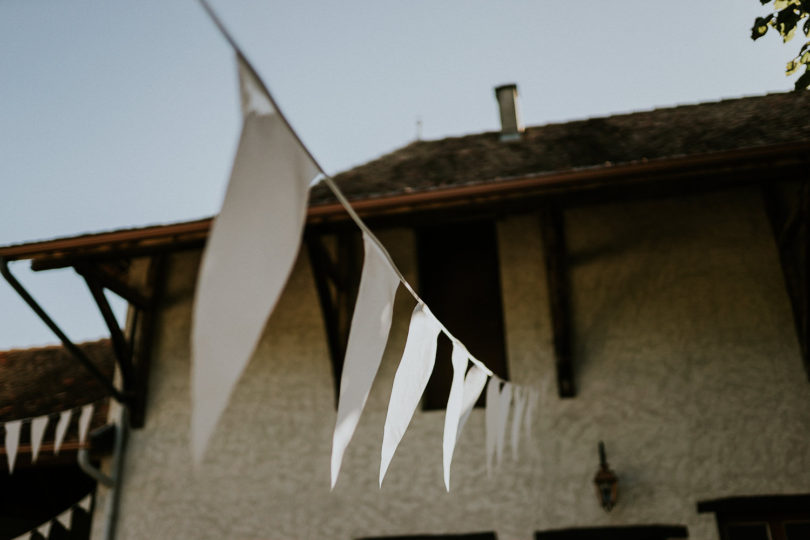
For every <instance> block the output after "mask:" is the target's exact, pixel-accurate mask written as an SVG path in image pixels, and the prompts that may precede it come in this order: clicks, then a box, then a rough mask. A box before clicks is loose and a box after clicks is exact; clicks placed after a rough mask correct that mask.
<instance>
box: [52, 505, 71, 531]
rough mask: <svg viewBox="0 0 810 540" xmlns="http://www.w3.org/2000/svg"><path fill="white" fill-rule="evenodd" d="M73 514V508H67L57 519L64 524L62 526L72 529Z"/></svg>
mask: <svg viewBox="0 0 810 540" xmlns="http://www.w3.org/2000/svg"><path fill="white" fill-rule="evenodd" d="M72 514H73V509H72V508H68V509H67V510H65V511H64V512H62V513H61V514H59V515H58V516H56V521H58V522H59V524H60V525H62V527H64V528H65V529H67V530H68V531H69V530H70V519H71V515H72Z"/></svg>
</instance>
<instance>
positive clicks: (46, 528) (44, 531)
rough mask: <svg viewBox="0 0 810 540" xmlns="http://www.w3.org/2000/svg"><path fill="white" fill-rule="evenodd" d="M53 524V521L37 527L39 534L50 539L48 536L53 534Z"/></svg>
mask: <svg viewBox="0 0 810 540" xmlns="http://www.w3.org/2000/svg"><path fill="white" fill-rule="evenodd" d="M52 523H53V522H52V521H49V522H47V523H44V524H42V525H40V526H39V527H37V532H38V533H39V534H41V535H42V537H43V538H48V536H49V535H50V534H51V524H52Z"/></svg>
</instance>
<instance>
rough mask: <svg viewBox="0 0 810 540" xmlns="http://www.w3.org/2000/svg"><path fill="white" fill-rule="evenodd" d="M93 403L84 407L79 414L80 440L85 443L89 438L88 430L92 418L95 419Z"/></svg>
mask: <svg viewBox="0 0 810 540" xmlns="http://www.w3.org/2000/svg"><path fill="white" fill-rule="evenodd" d="M93 409H94V407H93V404H92V403H90V404H88V405H85V406H84V407H82V412H81V414H80V415H79V442H80V443H84V441H85V439H87V430H88V429H90V420H92V419H93Z"/></svg>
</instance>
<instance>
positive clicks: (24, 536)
mask: <svg viewBox="0 0 810 540" xmlns="http://www.w3.org/2000/svg"><path fill="white" fill-rule="evenodd" d="M30 539H31V533H23V534H21V535H20V536H17V537H16V538H14V539H13V540H30Z"/></svg>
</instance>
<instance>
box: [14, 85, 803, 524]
mask: <svg viewBox="0 0 810 540" xmlns="http://www.w3.org/2000/svg"><path fill="white" fill-rule="evenodd" d="M515 93H516V90H515V88H514V87H511V86H507V87H501V88H499V89H498V91H497V97H498V101H499V105H500V107H501V109H500V110H501V116H502V124H503V130H502V131H501V132H497V133H482V134H475V135H468V136H464V137H455V138H447V139H443V140H435V141H416V142H413V143H411V144H409V145H407V146H405V147H404V148H401V149H399V150H397V151H394V152H392V153H391V154H388V155H385V156H382V157H381V158H379V159H377V160H374V161H372V162H370V163H367V164H365V165H362V166H360V167H357V168H355V169H352V170H350V171H347V172H345V173H343V174H340V175H338V176H337V177H336V178H335V180H336V182H337V183H338V184H339V185H340V186H341V188H342V189H343V190H344V192H345V193H346V194H347V196H348V197H349V198H350V199H351V200H352V202H353V205H354V207H355V208H356V210H357V212H358V213H359V214H360V215H361V216H362V217H363V219H364V220H366V221H367V223H368V224H369V225H370V226H371V227H372V228H373V230H374V231H375V233H376V234H378V236H379V238H380V239H381V241H382V242H383V243H384V244H385V246H386V247H387V248H388V250H389V251H390V252H391V255H392V256H393V258H394V260H395V261H396V263H397V265H398V266H399V268H400V269H401V270H402V271H403V272H404V273H405V275H406V277H407V278H408V279H409V281H411V282H412V283H414V284H415V285H416V286H417V287H418V288H419V290H420V294H421V295H422V296H423V297H424V298H425V300H426V301H427V302H428V304H429V305H430V307H431V309H432V310H433V312H434V313H436V315H437V316H438V317H439V318H440V319H441V320H442V321H443V322H444V323H445V325H447V326H448V328H450V329H451V330H452V331H453V332H454V333H456V335H457V336H458V337H460V338H461V339H462V340H463V341H464V342H465V343H466V344H467V345H468V347H469V348H470V351H471V352H472V353H474V354H476V355H477V356H479V357H480V358H481V359H483V360H485V361H486V362H487V364H488V365H490V366H491V367H492V368H493V370H495V371H496V372H497V373H498V374H499V375H501V376H502V377H504V378H507V379H509V380H511V381H514V382H515V383H518V384H523V385H527V386H531V387H534V388H537V389H539V390H540V399H539V403H538V407H537V410H536V412H535V415H534V421H533V424H532V430H531V431H532V433H531V436H530V437H528V438H523V439H522V440H521V441H520V446H519V448H517V449H515V452H514V454H515V456H514V458H513V456H512V451H511V450H510V451H509V452H508V454H507V457H506V458H505V459H504V461H503V463H502V464H501V465H500V466H499V467H497V468H496V469H495V470H494V471H492V473H491V474H487V470H486V467H485V458H484V445H483V441H484V411H483V409H475V410H474V412H473V414H472V415H471V417H470V420H469V422H468V424H467V427H465V431H464V433H463V435H462V437H461V439H460V440H459V442H458V447H457V448H456V452H455V458H454V462H453V477H452V486H451V489H450V491H449V492H447V491H445V488H444V484H443V482H442V458H441V440H442V429H443V425H444V424H443V420H444V413H443V408H444V403H445V402H446V400H447V392H448V384H449V382H448V381H449V374H450V367H449V349H448V348H447V347H446V344H445V345H442V343H440V344H439V345H440V347H439V354H438V358H437V362H436V370H435V372H434V374H433V378H432V380H431V383H430V384H429V386H428V390H427V391H426V393H425V396H424V397H423V402H422V407H421V410H420V411H418V412H417V414H416V415H415V416H414V419H413V421H412V423H411V425H410V427H409V429H408V432H407V433H406V435H405V438H404V439H403V441H402V444H401V445H400V448H399V450H398V452H397V454H396V456H395V457H394V460H393V462H392V464H391V467H390V469H389V471H388V475H387V477H386V479H385V482H384V483H383V485H382V488H379V487H378V485H377V473H378V465H379V459H380V457H379V456H380V443H381V437H382V428H383V422H384V419H385V414H386V406H387V404H388V398H389V393H390V389H391V381H392V378H393V375H394V372H395V369H396V366H397V362H398V360H399V358H400V355H401V353H402V348H403V346H404V341H405V337H406V333H407V328H408V316H409V313H410V311H411V310H412V308H413V302H412V300H411V298H410V297H409V296H408V295H406V294H402V295H400V296H398V297H397V303H396V305H395V315H394V323H393V327H392V330H391V338H390V340H389V343H388V347H387V349H386V353H385V357H384V359H383V364H382V367H381V370H380V372H379V373H378V375H377V379H376V381H375V384H374V387H373V389H372V392H371V395H370V397H369V402H368V404H367V406H366V409H365V412H364V413H363V416H362V417H361V420H360V424H359V427H358V430H357V433H356V434H355V436H354V439H353V441H352V443H351V444H350V446H349V448H348V451H347V454H346V457H345V460H344V464H343V470H342V472H341V476H340V479H339V481H338V483H337V486H336V487H335V489H334V490H333V491H330V488H329V452H330V444H331V436H332V429H333V428H334V421H335V411H336V388H337V384H338V381H339V377H340V372H341V364H342V354H343V352H344V349H345V346H346V338H347V332H348V326H349V322H350V320H351V313H352V309H353V303H354V298H355V296H356V292H357V286H358V281H359V275H360V267H361V265H362V244H361V243H360V240H359V238H360V237H359V233H358V231H357V230H356V228H355V226H354V225H353V224H352V223H351V222H350V221H349V220H348V217H347V216H346V214H345V213H344V211H343V210H342V208H341V207H340V205H338V204H337V202H336V201H335V200H334V199H333V198H332V196H331V195H330V193H329V192H328V191H327V190H326V189H324V188H322V187H320V186H319V187H315V188H314V189H313V190H312V193H311V197H310V199H311V204H310V208H309V214H308V221H307V227H306V232H305V236H304V244H303V247H302V249H301V251H300V253H299V257H298V261H297V263H296V265H295V268H294V270H293V273H292V275H291V277H290V279H289V282H288V283H287V286H286V288H285V291H284V293H283V295H282V298H281V300H280V302H279V304H278V306H277V307H276V309H275V311H274V313H273V314H272V316H271V318H270V320H269V321H268V323H267V326H266V329H265V332H264V335H263V338H262V340H261V342H260V344H259V346H258V348H257V350H256V352H255V355H254V357H253V359H252V360H251V362H250V364H249V366H248V368H247V371H246V373H245V374H244V376H243V377H242V379H241V381H240V382H239V385H238V387H237V388H236V391H235V392H234V395H233V397H232V399H231V402H230V404H229V406H228V409H227V410H226V412H225V414H224V417H223V418H222V420H221V421H220V423H219V425H218V428H217V431H216V433H215V435H214V438H213V440H212V442H211V444H210V446H209V448H208V451H207V454H206V457H205V459H204V462H203V464H202V466H200V467H197V468H195V467H194V466H193V465H192V464H191V459H190V450H189V441H188V426H189V414H190V398H189V329H190V317H191V308H192V301H193V295H194V289H195V279H196V275H197V271H198V265H199V262H200V257H201V252H202V249H203V247H204V245H205V240H206V235H207V233H208V231H209V228H210V225H211V220H201V221H196V222H189V223H179V224H171V225H162V226H153V227H145V228H140V229H129V230H119V231H112V232H106V233H99V234H92V235H86V236H79V237H72V238H63V239H56V240H50V241H43V242H36V243H29V244H24V245H15V246H6V247H2V248H0V257H2V258H3V259H4V260H5V261H14V260H23V259H27V260H30V261H31V264H32V265H33V267H34V268H35V269H37V270H42V271H47V270H49V269H54V268H65V267H75V268H76V269H77V270H78V272H79V273H80V274H81V275H82V276H84V277H85V278H86V279H87V282H88V284H89V285H90V286H91V290H93V289H95V290H96V291H98V290H102V289H104V288H106V289H109V290H111V291H113V292H115V293H116V294H119V295H120V296H122V297H123V298H125V299H127V300H128V301H129V302H130V304H131V309H130V314H129V321H128V324H127V328H125V329H123V331H121V332H120V334H119V333H117V332H116V329H115V328H112V327H111V333H112V335H111V340H110V341H104V342H100V343H95V344H88V345H85V346H84V349H85V350H86V354H85V358H86V360H87V361H89V362H90V363H95V364H96V365H98V366H102V368H103V369H100V371H101V373H102V374H103V375H104V376H105V377H108V378H109V380H113V379H115V381H116V385H117V386H116V388H118V389H119V390H121V392H122V394H123V396H122V397H123V399H125V400H126V401H127V402H128V403H129V417H130V420H131V424H132V429H131V430H129V433H128V441H124V442H125V444H124V442H122V441H121V440H120V439H121V438H119V441H118V442H119V445H118V446H117V448H119V449H121V448H123V447H124V446H125V452H124V453H123V459H119V462H120V465H121V466H120V468H119V467H116V466H115V465H116V464H115V463H114V462H115V461H116V459H115V456H117V455H120V454H119V453H116V451H115V450H114V448H116V445H114V444H112V443H111V442H110V440H109V438H110V435H109V433H107V434H106V435H105V433H104V431H105V430H103V429H102V430H99V429H96V428H97V427H99V426H101V425H102V424H104V422H103V421H102V420H99V421H97V420H96V419H94V420H93V422H94V423H93V425H92V426H91V430H92V433H93V435H92V436H90V437H88V439H87V441H85V442H84V443H82V444H75V445H74V448H73V450H72V451H73V452H74V453H73V454H70V453H69V452H67V450H66V451H65V452H67V453H65V454H64V455H66V456H68V457H71V456H72V457H73V458H75V456H76V451H79V453H81V452H80V449H85V450H86V449H88V448H89V450H90V452H89V454H90V458H91V462H92V463H94V464H98V463H100V466H101V471H102V472H103V473H104V474H106V475H108V476H112V477H114V479H115V480H116V482H114V485H113V486H112V487H109V486H105V485H103V484H102V483H98V485H96V484H95V483H94V482H92V481H91V482H90V483H89V484H88V485H86V486H84V487H83V488H82V489H78V490H77V491H76V493H73V494H66V495H65V496H64V497H65V499H64V500H67V499H69V498H70V497H75V499H76V500H78V499H79V498H80V497H82V496H84V495H85V494H86V493H88V492H93V493H94V494H95V497H94V504H93V506H92V511H91V512H90V514H91V515H90V516H89V517H88V522H87V526H86V527H85V529H86V530H84V532H83V533H82V534H84V538H87V535H88V534H89V535H91V537H92V538H103V537H105V536H104V535H105V534H106V532H105V531H109V530H110V527H111V526H115V528H116V538H119V539H125V540H126V539H142V538H198V539H204V538H218V539H219V538H239V539H260V538H261V539H264V538H266V539H271V538H272V539H293V538H296V539H297V538H302V539H303V538H334V539H341V540H350V539H362V538H426V537H449V538H498V539H499V540H529V539H532V538H536V539H538V540H540V539H543V540H551V539H556V540H559V539H570V540H575V539H583V538H589V539H591V538H599V539H618V538H623V539H645V540H657V539H664V538H685V537H688V538H695V539H705V540H741V539H768V538H770V539H773V540H777V539H789V540H796V539H800V538H801V539H807V538H810V383H809V382H808V373H810V353H809V352H808V347H810V344H809V343H808V339H809V334H808V330H809V329H810V311H809V310H810V307H809V306H810V302H808V300H810V288H809V287H808V277H809V275H808V264H809V263H808V261H810V258H808V245H809V244H808V225H810V221H809V220H810V191H809V190H808V181H810V177H808V170H809V169H808V165H810V120H808V118H807V115H806V114H804V111H807V110H808V107H810V94H807V93H790V94H769V95H765V96H757V97H747V98H740V99H732V100H725V101H719V102H713V103H703V104H698V105H685V106H677V107H672V108H664V109H655V110H650V111H642V112H635V113H630V114H622V115H615V116H610V117H605V118H594V119H588V120H582V121H575V122H568V123H564V124H552V125H545V126H538V127H528V128H525V129H523V128H522V127H521V125H520V122H519V121H518V119H517V117H516V115H515V113H514V110H515V108H514V102H513V99H514V97H515ZM11 279H12V280H13V276H12V278H11ZM77 279H79V278H78V277H77ZM102 296H103V295H102ZM96 299H97V301H98V302H99V306H100V309H101V310H102V313H104V306H103V304H104V301H103V300H102V299H99V298H98V297H97V296H96ZM55 323H56V324H57V325H58V321H55ZM111 326H115V325H111ZM69 352H70V351H69V350H67V349H65V350H63V349H59V348H56V349H53V350H51V351H50V352H47V351H46V352H43V351H42V350H30V351H13V352H8V353H2V354H0V370H2V373H3V375H2V378H3V382H0V397H2V398H3V400H4V402H0V421H3V422H6V421H9V420H13V419H15V418H21V417H25V418H28V417H33V416H36V415H42V414H47V413H49V412H55V411H57V410H60V408H61V409H64V408H66V407H77V406H79V405H82V404H84V403H87V402H88V401H91V400H95V399H99V398H101V397H102V396H104V395H107V394H108V393H109V392H105V391H104V389H103V385H102V384H101V382H98V383H95V382H93V383H92V384H94V385H96V386H95V387H94V388H96V390H95V391H96V392H97V393H96V394H92V395H90V394H89V393H87V392H86V391H85V390H76V389H74V390H72V391H65V392H62V393H61V394H60V393H59V386H60V384H61V383H60V380H62V379H59V378H58V377H57V376H52V377H49V379H48V380H49V381H50V382H49V386H47V387H46V386H45V383H44V382H42V381H40V382H35V383H32V384H33V388H34V389H37V388H40V389H41V390H42V392H43V393H44V394H52V395H55V396H57V398H58V399H57V402H49V403H47V404H40V405H37V406H36V407H33V406H32V407H33V408H31V409H30V410H29V409H25V408H23V407H22V406H21V405H20V404H19V402H20V400H22V399H23V398H21V397H20V395H18V394H15V393H14V390H13V389H14V388H19V387H18V386H14V385H11V384H10V383H9V385H10V386H9V388H7V389H5V390H4V387H3V386H2V385H3V384H5V381H14V380H15V379H14V377H15V376H19V377H21V378H25V377H28V379H26V380H34V379H31V377H33V375H31V374H30V373H28V374H27V375H26V374H25V373H23V371H25V370H24V369H22V366H24V365H30V364H28V363H27V362H28V360H30V359H31V358H35V357H39V358H40V359H41V360H42V362H43V366H44V365H46V364H47V366H49V367H48V369H54V370H56V371H54V373H57V372H59V371H58V370H60V369H62V367H63V366H64V368H65V369H71V370H75V371H77V374H76V375H75V377H73V379H72V380H73V381H74V382H75V381H85V380H86V381H87V384H88V385H89V384H91V381H100V379H99V378H98V377H95V378H94V377H91V375H90V374H89V372H85V371H83V370H82V366H81V365H80V364H78V363H77V362H76V361H74V359H73V355H70V354H68V353H69ZM73 352H74V353H75V351H73ZM4 355H5V356H4ZM43 355H46V356H48V355H49V356H48V357H47V358H45V356H43ZM56 355H60V356H59V359H57V358H56ZM12 357H13V358H12ZM7 359H11V360H7ZM15 359H16V360H15ZM12 360H13V361H12ZM113 365H115V366H117V367H116V368H115V370H114V371H115V375H113ZM54 366H56V367H54ZM44 369H45V368H44V367H43V370H44ZM78 372H81V373H78ZM15 374H16V375H15ZM74 387H82V383H75V384H74ZM99 388H101V389H99ZM25 395H26V396H28V395H30V394H25ZM77 395H78V399H77ZM25 399H26V400H27V399H28V398H27V397H26V398H25ZM32 399H33V398H32ZM5 400H11V401H12V402H11V403H9V402H5ZM60 400H61V401H60ZM70 400H73V401H70ZM105 403H106V402H105ZM109 403H110V405H105V406H104V407H103V408H99V409H96V414H97V415H99V418H100V415H102V414H110V415H113V416H114V414H113V413H115V410H118V407H116V406H115V400H110V401H109ZM102 409H103V413H102V412H99V411H102ZM116 414H117V413H116ZM49 429H50V428H49ZM27 430H28V426H27V424H26V423H24V424H23V427H22V439H23V443H21V446H20V450H19V453H20V455H19V456H18V458H17V460H18V464H17V467H18V469H17V470H15V472H14V474H13V475H8V474H7V473H6V472H5V471H4V472H3V476H2V477H1V478H2V482H3V485H4V486H8V485H11V484H10V482H12V481H13V480H12V479H13V478H15V475H18V474H19V475H22V476H20V478H22V477H23V476H24V475H29V476H31V477H33V476H34V475H36V474H40V473H41V472H42V471H43V470H48V467H51V468H50V470H55V468H56V465H53V464H51V465H48V461H47V459H45V457H44V455H45V454H46V453H47V451H46V450H43V452H42V453H43V457H41V458H40V459H41V460H43V461H38V462H37V464H34V465H31V463H30V461H31V460H30V457H29V456H28V455H27V454H26V452H30V448H29V449H26V447H25V444H24V441H25V437H26V436H27V435H26V432H27ZM106 431H107V432H109V429H108V430H106ZM113 431H115V430H113ZM119 431H121V430H119ZM69 433H72V432H71V431H69ZM48 436H49V435H47V434H46V441H47V437H48ZM600 441H602V442H603V443H604V448H605V450H606V457H607V461H608V462H609V467H610V469H611V470H612V471H613V473H614V474H615V477H616V478H617V479H618V484H617V493H618V495H617V498H616V499H615V501H611V502H612V503H613V507H612V509H610V511H606V509H605V508H603V506H610V504H605V503H606V501H603V500H601V499H600V497H598V496H597V491H596V489H595V486H594V477H595V475H596V473H597V471H598V470H599V469H600V456H599V454H598V452H597V447H598V444H599V442H600ZM60 455H62V454H60ZM94 458H97V460H94ZM93 466H95V465H93ZM62 467H63V469H59V470H62V471H64V470H65V469H64V467H67V465H65V464H63V465H62ZM43 474H44V476H45V477H47V474H46V473H43ZM65 474H67V473H65ZM70 474H73V473H70ZM76 477H77V478H79V477H81V475H78V476H76ZM88 478H89V477H88ZM43 481H46V480H43ZM64 484H65V482H61V484H60V485H64ZM609 495H610V494H608V496H609ZM29 504H35V503H29ZM54 504H55V503H54ZM68 504H71V502H70V501H68ZM21 505H22V503H21ZM54 510H55V511H57V512H58V511H60V510H58V509H54ZM16 511H19V510H16ZM0 513H3V514H4V515H3V516H0V536H3V535H4V534H7V535H8V536H9V537H15V536H16V535H18V534H21V533H22V532H24V531H23V530H21V529H23V523H22V522H20V521H18V522H14V521H13V520H10V519H9V516H8V514H9V511H8V510H3V509H0ZM32 516H33V514H32ZM40 517H41V516H40V515H39V514H37V517H30V519H29V521H27V522H26V523H27V524H29V525H31V526H36V525H37V523H33V521H34V520H36V519H39V518H40ZM90 519H92V524H91V523H90V521H89V520H90ZM2 527H5V529H2ZM54 530H57V529H54ZM77 530H78V529H77ZM76 534H78V533H76ZM54 537H55V536H54Z"/></svg>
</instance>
